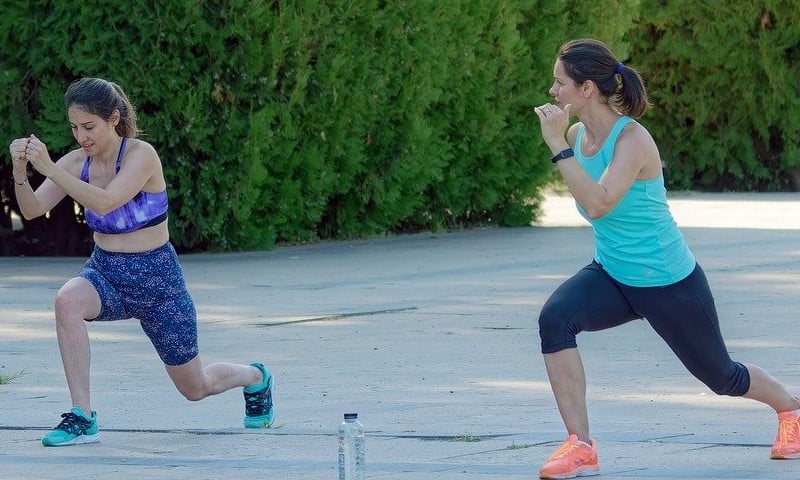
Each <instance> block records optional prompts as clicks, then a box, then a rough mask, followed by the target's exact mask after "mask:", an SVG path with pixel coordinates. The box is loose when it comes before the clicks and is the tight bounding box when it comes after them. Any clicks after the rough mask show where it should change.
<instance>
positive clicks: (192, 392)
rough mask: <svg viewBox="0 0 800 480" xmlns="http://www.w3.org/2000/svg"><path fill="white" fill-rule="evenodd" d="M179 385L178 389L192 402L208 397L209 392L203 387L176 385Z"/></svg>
mask: <svg viewBox="0 0 800 480" xmlns="http://www.w3.org/2000/svg"><path fill="white" fill-rule="evenodd" d="M176 386H177V387H178V391H179V392H180V394H181V395H183V398H185V399H186V400H189V401H190V402H199V401H200V400H202V399H204V398H206V397H208V394H207V393H206V392H205V391H204V390H203V389H202V388H196V387H181V386H180V385H176Z"/></svg>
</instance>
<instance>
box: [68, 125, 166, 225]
mask: <svg viewBox="0 0 800 480" xmlns="http://www.w3.org/2000/svg"><path fill="white" fill-rule="evenodd" d="M127 141H128V139H127V138H126V137H123V138H122V144H121V145H120V147H119V154H117V165H116V168H117V172H119V167H120V164H121V163H122V155H123V154H124V153H125V145H126V144H127ZM91 161H92V160H91V158H89V157H86V161H85V162H84V163H83V171H81V180H83V181H84V182H86V183H89V164H90V163H91ZM84 215H85V216H86V223H87V224H88V225H89V228H91V229H92V230H93V231H95V232H99V233H106V234H115V233H130V232H135V231H136V230H139V229H142V228H145V227H152V226H154V225H158V224H159V223H161V222H163V221H164V220H166V219H167V191H166V190H164V191H163V192H156V193H152V192H144V191H142V192H139V193H137V194H136V196H135V197H133V198H132V199H130V200H129V201H128V203H126V204H125V205H122V206H121V207H119V208H117V209H116V210H112V211H110V212H108V213H107V214H105V215H98V214H97V213H95V212H94V211H92V210H90V209H88V208H84Z"/></svg>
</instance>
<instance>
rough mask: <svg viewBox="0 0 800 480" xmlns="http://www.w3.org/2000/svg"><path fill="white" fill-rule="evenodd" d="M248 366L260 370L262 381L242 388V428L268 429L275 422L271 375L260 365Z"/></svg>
mask: <svg viewBox="0 0 800 480" xmlns="http://www.w3.org/2000/svg"><path fill="white" fill-rule="evenodd" d="M250 365H252V366H254V367H256V368H257V369H259V370H261V373H262V374H263V375H264V379H263V380H262V381H261V382H260V383H256V384H253V385H250V386H247V387H244V410H245V417H244V426H245V427H246V428H268V427H270V426H271V425H272V422H273V421H274V420H275V409H274V408H273V407H272V374H270V373H269V370H267V368H266V367H265V366H264V365H262V364H260V363H251V364H250Z"/></svg>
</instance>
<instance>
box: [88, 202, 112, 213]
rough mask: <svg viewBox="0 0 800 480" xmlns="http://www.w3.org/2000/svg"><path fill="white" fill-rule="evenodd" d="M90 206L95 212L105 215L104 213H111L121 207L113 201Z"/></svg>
mask: <svg viewBox="0 0 800 480" xmlns="http://www.w3.org/2000/svg"><path fill="white" fill-rule="evenodd" d="M84 207H85V206H84ZM90 208H91V210H92V211H93V212H94V213H96V214H98V215H100V216H103V215H108V214H109V213H111V212H113V211H114V210H116V209H117V208H119V205H113V204H111V203H105V202H103V203H101V204H99V205H96V207H90Z"/></svg>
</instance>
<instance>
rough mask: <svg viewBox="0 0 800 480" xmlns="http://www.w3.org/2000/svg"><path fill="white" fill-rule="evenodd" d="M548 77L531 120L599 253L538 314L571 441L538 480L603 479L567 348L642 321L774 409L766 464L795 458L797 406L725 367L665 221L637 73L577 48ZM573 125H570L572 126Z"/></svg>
mask: <svg viewBox="0 0 800 480" xmlns="http://www.w3.org/2000/svg"><path fill="white" fill-rule="evenodd" d="M553 76H554V81H553V86H552V87H551V89H550V92H549V93H550V95H551V96H552V97H553V100H554V101H553V103H547V104H544V105H541V106H539V107H536V109H535V111H536V114H537V116H538V117H539V120H540V124H541V130H542V136H543V138H544V141H545V143H546V144H547V146H548V147H549V148H550V150H551V151H552V153H553V155H554V156H553V158H552V161H553V163H554V164H556V167H557V168H558V170H559V172H560V173H561V176H562V177H563V179H564V182H565V183H566V184H567V187H568V188H569V191H570V193H571V194H572V196H573V197H574V198H575V202H576V204H577V208H578V210H579V211H580V213H581V214H582V215H583V216H584V218H586V219H587V220H588V221H589V222H590V223H591V225H592V230H593V233H594V241H595V253H594V258H593V259H592V261H591V263H590V264H589V265H587V266H585V267H584V268H582V269H581V270H580V271H578V272H577V273H576V274H575V275H574V276H572V277H571V278H570V279H568V280H567V281H565V282H564V283H563V284H562V285H560V286H559V287H558V288H557V289H556V291H555V292H553V294H552V296H551V297H550V298H549V299H548V300H547V302H546V303H545V305H544V306H543V307H542V310H541V312H540V314H539V335H540V338H541V348H542V353H543V355H544V362H545V366H546V369H547V374H548V377H549V378H550V385H551V388H552V389H553V394H554V395H555V398H556V403H557V405H558V409H559V412H560V413H561V417H562V420H563V422H564V425H565V427H566V430H567V439H566V441H565V442H564V443H563V444H562V445H561V446H560V447H559V449H558V450H556V452H555V453H554V454H553V455H552V456H551V457H550V458H548V459H547V461H546V462H545V464H544V465H543V466H542V468H541V469H540V471H539V476H540V478H553V479H561V478H574V477H575V476H584V475H595V474H597V473H599V471H600V465H599V461H598V458H597V448H596V443H595V441H594V440H593V439H592V438H591V437H590V435H589V418H588V413H587V408H586V376H585V373H584V369H583V364H582V360H581V357H580V354H579V353H578V349H577V343H576V339H575V337H576V335H577V334H578V333H580V332H582V331H597V330H603V329H607V328H612V327H615V326H617V325H621V324H623V323H626V322H629V321H632V320H636V319H642V318H644V319H646V320H647V321H648V322H649V324H650V325H651V326H652V327H653V329H654V330H655V331H656V332H657V333H658V335H659V336H661V337H662V338H663V339H664V340H665V341H666V342H667V344H668V345H669V347H670V348H671V349H672V351H673V352H675V354H676V356H677V357H678V359H679V360H680V361H681V362H682V363H683V364H684V366H686V368H687V369H688V370H689V372H691V373H692V374H693V375H694V376H695V377H697V378H698V379H699V380H700V381H702V382H703V383H705V384H706V385H707V386H708V387H709V388H710V389H711V390H712V391H713V392H715V393H717V394H719V395H730V396H742V397H745V398H750V399H753V400H757V401H760V402H763V403H765V404H767V405H769V406H770V407H772V408H773V409H774V410H775V412H776V413H777V414H778V429H779V430H778V435H777V436H776V440H775V443H774V445H773V447H772V452H771V458H775V459H787V458H800V418H799V417H798V413H797V410H798V408H800V400H798V398H796V397H794V396H793V395H791V394H790V393H789V392H787V390H786V389H785V388H784V387H783V385H781V384H780V383H779V382H778V381H777V380H775V379H774V378H773V377H772V376H770V375H769V374H768V373H766V372H765V371H764V370H762V369H761V368H759V367H757V366H755V365H750V364H742V363H739V362H735V361H733V360H732V359H731V358H730V356H729V355H728V350H727V348H726V346H725V343H724V341H723V339H722V335H721V333H720V328H719V320H718V318H717V313H716V307H715V305H714V299H713V297H712V294H711V291H710V289H709V286H708V282H707V280H706V277H705V274H704V273H703V270H702V268H701V267H700V265H698V264H697V262H696V260H695V258H694V256H693V255H692V252H691V251H690V250H689V248H688V246H687V244H686V241H685V239H684V237H683V235H682V233H681V232H680V230H679V229H678V227H677V225H676V223H675V221H674V220H673V218H672V215H671V213H670V210H669V206H668V203H667V196H666V189H665V188H664V177H663V173H662V166H661V158H660V156H659V152H658V147H657V146H656V144H655V142H654V141H653V138H652V137H651V136H650V133H649V132H648V131H647V129H646V128H645V127H643V126H642V125H641V124H639V123H638V122H636V120H635V119H636V118H639V117H640V116H641V115H642V114H643V113H644V112H645V110H646V109H647V107H648V99H647V92H646V91H645V88H644V83H643V82H642V79H641V77H640V76H639V74H638V72H636V70H634V69H633V68H631V67H629V66H625V65H623V64H622V63H620V62H619V61H618V60H617V59H616V58H615V57H614V55H613V54H612V53H611V51H610V50H609V49H608V47H607V46H606V45H604V44H603V43H601V42H598V41H596V40H591V39H581V40H574V41H571V42H568V43H566V44H564V45H563V46H562V47H561V49H560V50H559V53H558V56H557V58H556V61H555V66H554V69H553ZM572 116H576V117H578V122H577V123H575V124H574V125H572V126H570V125H569V121H570V117H572Z"/></svg>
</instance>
